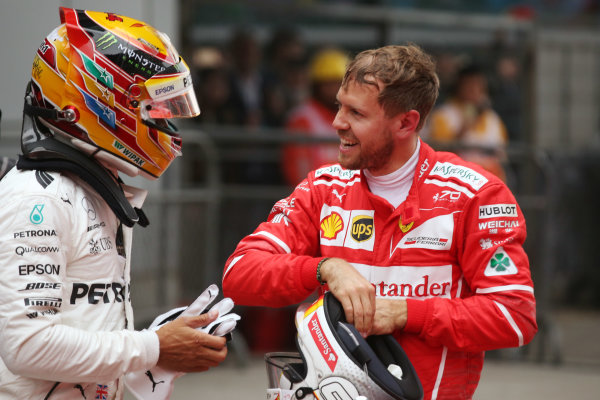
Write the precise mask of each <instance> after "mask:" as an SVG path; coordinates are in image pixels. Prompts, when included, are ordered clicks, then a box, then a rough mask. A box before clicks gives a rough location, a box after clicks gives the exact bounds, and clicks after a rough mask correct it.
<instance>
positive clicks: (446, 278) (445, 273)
mask: <svg viewBox="0 0 600 400" xmlns="http://www.w3.org/2000/svg"><path fill="white" fill-rule="evenodd" d="M352 265H353V266H354V268H356V270H357V271H358V272H360V274H361V275H362V276H364V277H365V279H367V280H369V282H371V284H373V286H374V287H375V295H376V296H377V297H383V298H385V297H387V298H418V299H425V298H431V297H443V298H450V296H451V292H450V291H451V288H452V266H451V265H441V266H428V267H416V266H386V267H377V266H372V265H365V264H352Z"/></svg>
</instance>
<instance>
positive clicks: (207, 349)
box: [156, 312, 227, 372]
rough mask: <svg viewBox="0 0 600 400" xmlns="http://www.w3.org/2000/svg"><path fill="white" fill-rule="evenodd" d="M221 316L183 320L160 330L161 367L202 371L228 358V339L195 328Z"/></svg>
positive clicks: (212, 315)
mask: <svg viewBox="0 0 600 400" xmlns="http://www.w3.org/2000/svg"><path fill="white" fill-rule="evenodd" d="M217 316H218V315H217V313H212V312H211V313H207V314H202V315H199V316H196V317H180V318H177V319H175V320H174V321H171V322H169V323H167V324H165V325H164V326H163V327H161V328H160V329H159V330H158V331H156V333H157V335H158V340H159V342H160V355H159V357H158V364H157V365H158V366H159V367H162V368H165V369H170V370H174V371H180V372H202V371H206V370H208V369H209V368H210V367H215V366H217V365H219V364H220V363H221V362H223V360H225V356H226V355H227V347H226V346H225V343H226V342H225V338H224V337H219V336H212V335H209V334H207V333H204V332H200V331H198V330H196V329H194V328H198V327H201V326H206V325H208V324H209V323H210V322H212V321H214V320H215V319H216V317H217Z"/></svg>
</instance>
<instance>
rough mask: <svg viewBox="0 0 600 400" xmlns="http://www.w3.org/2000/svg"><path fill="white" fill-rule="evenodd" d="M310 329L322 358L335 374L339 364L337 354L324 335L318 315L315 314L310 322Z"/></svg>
mask: <svg viewBox="0 0 600 400" xmlns="http://www.w3.org/2000/svg"><path fill="white" fill-rule="evenodd" d="M308 327H309V329H310V335H311V336H312V338H313V340H314V341H315V344H316V345H317V348H318V349H319V352H320V353H321V356H322V357H323V359H324V360H325V362H326V363H327V366H328V367H329V369H330V370H331V372H333V370H334V369H335V366H336V364H337V359H338V357H337V354H336V353H335V351H334V350H333V348H332V347H331V345H330V344H329V341H328V340H327V338H326V337H325V335H324V334H323V329H322V328H321V323H320V322H319V319H318V318H317V313H314V314H313V316H312V318H311V319H310V321H308Z"/></svg>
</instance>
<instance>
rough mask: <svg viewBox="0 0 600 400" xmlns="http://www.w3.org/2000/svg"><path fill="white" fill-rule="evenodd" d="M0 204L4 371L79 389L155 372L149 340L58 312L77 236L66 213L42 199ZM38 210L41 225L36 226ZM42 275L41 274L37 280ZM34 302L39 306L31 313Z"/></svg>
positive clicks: (56, 201)
mask: <svg viewBox="0 0 600 400" xmlns="http://www.w3.org/2000/svg"><path fill="white" fill-rule="evenodd" d="M0 197H3V198H4V201H5V202H4V204H3V206H2V207H0V235H1V236H0V357H2V360H3V362H4V364H5V365H6V367H7V368H8V369H9V370H10V371H11V372H12V373H14V374H17V375H22V376H27V377H31V378H37V379H44V380H56V381H62V382H82V381H102V380H105V381H108V380H114V379H116V378H119V377H120V376H122V375H124V374H125V373H126V372H127V371H132V370H138V369H149V368H151V367H153V366H154V365H156V363H157V361H158V355H159V341H158V336H157V335H156V333H154V332H151V331H142V332H136V331H128V330H125V329H123V330H117V331H110V332H109V331H102V326H94V325H93V324H94V322H95V321H94V316H93V315H81V319H82V320H85V323H87V322H88V320H89V326H88V327H86V329H80V328H77V327H74V326H68V325H70V324H68V323H65V322H64V321H63V319H64V318H65V317H64V316H63V315H62V314H61V309H64V303H65V302H68V301H69V300H68V297H67V295H66V293H65V292H64V291H63V288H64V287H65V286H66V279H67V278H66V274H65V270H66V264H67V254H68V249H69V246H70V245H72V244H73V243H75V242H76V240H77V239H76V238H75V237H70V236H69V235H71V236H74V235H72V234H71V233H70V229H69V226H70V224H72V223H73V221H72V220H71V218H72V209H70V208H69V207H70V206H69V205H68V204H67V203H65V202H64V201H61V199H60V198H57V197H55V196H52V195H46V194H39V193H38V194H35V195H27V196H19V198H18V199H17V198H15V197H16V196H12V198H10V200H9V199H7V197H6V196H0ZM7 200H8V201H7ZM42 206H43V207H45V208H43V209H42V208H41V207H42ZM36 207H38V209H40V210H42V213H41V214H42V216H43V218H44V221H43V222H44V223H43V224H42V223H40V224H39V225H35V223H36V222H38V221H39V217H40V216H36V215H34V214H35V209H36ZM50 210H52V213H51V212H50ZM32 213H33V214H32ZM36 218H38V219H36ZM32 223H33V225H32ZM34 231H35V232H37V233H36V234H33V233H31V232H34ZM25 250H29V251H30V254H29V255H28V254H26V251H25ZM40 268H41V271H44V270H45V271H44V273H37V272H36V271H37V269H40ZM32 301H36V302H40V303H39V304H42V306H39V307H34V308H32V307H31V302H32ZM44 302H46V303H44ZM61 303H63V307H62V308H61ZM90 328H93V329H90Z"/></svg>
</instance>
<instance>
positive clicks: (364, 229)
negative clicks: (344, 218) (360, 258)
mask: <svg viewBox="0 0 600 400" xmlns="http://www.w3.org/2000/svg"><path fill="white" fill-rule="evenodd" d="M371 236H373V217H371V216H370V215H358V216H356V217H354V218H352V234H351V237H352V239H354V240H356V241H357V242H364V241H365V240H369V239H371Z"/></svg>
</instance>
